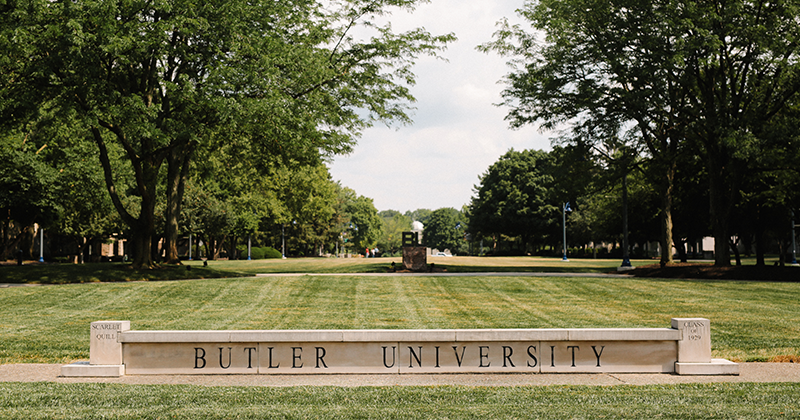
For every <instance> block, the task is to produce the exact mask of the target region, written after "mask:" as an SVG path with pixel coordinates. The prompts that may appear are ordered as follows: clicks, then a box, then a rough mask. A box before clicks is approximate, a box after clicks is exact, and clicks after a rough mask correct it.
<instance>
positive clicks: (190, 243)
mask: <svg viewBox="0 0 800 420" xmlns="http://www.w3.org/2000/svg"><path fill="white" fill-rule="evenodd" d="M191 260H192V234H191V233H190V234H189V261H191Z"/></svg>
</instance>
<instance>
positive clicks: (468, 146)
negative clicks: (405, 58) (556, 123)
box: [330, 0, 555, 212]
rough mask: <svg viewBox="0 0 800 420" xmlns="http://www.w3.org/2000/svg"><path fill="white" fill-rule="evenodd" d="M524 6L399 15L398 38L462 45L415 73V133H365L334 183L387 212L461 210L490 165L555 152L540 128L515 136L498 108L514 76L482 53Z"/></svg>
mask: <svg viewBox="0 0 800 420" xmlns="http://www.w3.org/2000/svg"><path fill="white" fill-rule="evenodd" d="M522 4H523V0H432V1H431V3H429V4H424V5H422V6H420V7H419V8H417V10H416V11H414V12H413V13H407V12H404V11H401V12H395V13H394V14H393V15H392V16H391V17H390V20H391V22H392V27H393V28H394V30H395V31H402V30H406V29H410V28H413V27H420V26H421V27H424V28H425V29H427V30H428V31H429V32H430V33H432V34H434V35H440V34H446V33H450V32H453V33H455V35H456V36H457V37H458V41H456V42H454V43H452V44H450V45H449V47H448V48H447V50H446V51H444V52H443V53H442V55H443V56H444V57H445V58H447V60H449V62H444V61H442V60H436V59H431V58H427V57H425V58H421V59H420V60H419V61H418V62H417V65H416V66H415V68H414V72H415V74H416V75H417V85H416V86H414V87H413V88H412V92H413V94H414V96H415V97H416V98H417V103H416V104H414V106H415V107H416V108H417V110H416V111H415V113H414V115H413V119H414V124H413V125H410V126H396V127H391V128H389V127H386V126H384V125H377V126H375V127H373V128H371V129H369V130H367V131H365V132H364V135H363V137H361V139H359V142H358V145H356V147H355V151H354V152H353V153H352V154H350V155H348V156H339V157H336V158H335V159H334V161H333V162H332V164H331V165H330V172H331V175H332V176H333V179H334V180H337V181H341V183H342V185H344V186H346V187H350V188H352V189H354V190H355V191H356V193H358V194H359V195H363V196H366V197H370V198H372V199H374V201H375V207H376V208H377V209H378V210H379V211H381V210H389V209H392V210H399V211H401V212H405V211H408V210H415V209H418V208H427V209H431V210H436V209H438V208H442V207H453V208H456V209H461V206H462V205H465V204H469V201H470V198H471V197H472V195H473V187H474V186H475V185H476V184H478V182H479V178H478V177H479V176H480V175H481V174H483V173H484V172H486V170H487V169H488V168H489V165H491V164H492V163H494V162H495V161H497V159H498V158H499V157H500V156H501V155H503V154H504V153H505V152H506V151H508V149H510V148H512V147H513V148H514V149H516V150H523V149H544V150H550V141H549V137H551V136H554V135H555V133H550V132H546V133H540V132H539V131H538V128H537V127H526V128H524V129H521V130H511V129H509V128H508V123H507V122H506V121H505V120H504V117H505V115H506V113H507V112H508V109H506V108H501V107H497V106H495V105H494V104H496V103H498V102H500V100H501V97H500V92H501V91H502V89H503V85H501V84H498V82H499V81H500V79H501V78H502V77H503V76H504V75H505V74H507V73H508V70H509V68H508V67H507V66H506V64H505V63H506V61H507V59H505V58H503V57H499V56H498V55H496V54H484V53H481V52H478V51H477V50H476V49H475V47H476V46H478V45H479V44H482V43H485V42H488V41H490V40H491V39H492V34H493V33H494V32H495V30H496V27H495V24H496V23H497V22H498V21H499V20H500V19H502V18H503V17H508V18H509V19H511V20H512V22H514V21H516V22H518V21H519V18H518V17H517V16H516V13H515V10H516V9H518V8H520V7H522Z"/></svg>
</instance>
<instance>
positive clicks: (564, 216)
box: [561, 203, 569, 261]
mask: <svg viewBox="0 0 800 420" xmlns="http://www.w3.org/2000/svg"><path fill="white" fill-rule="evenodd" d="M561 210H562V212H561V218H562V219H561V220H562V225H563V227H564V229H563V232H564V237H563V242H562V244H563V245H564V246H563V248H562V250H563V251H564V257H563V258H561V261H569V260H568V259H567V203H564V206H563V207H562V208H561Z"/></svg>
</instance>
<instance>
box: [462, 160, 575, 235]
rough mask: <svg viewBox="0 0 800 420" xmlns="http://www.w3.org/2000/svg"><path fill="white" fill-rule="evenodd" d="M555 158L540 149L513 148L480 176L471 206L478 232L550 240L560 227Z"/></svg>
mask: <svg viewBox="0 0 800 420" xmlns="http://www.w3.org/2000/svg"><path fill="white" fill-rule="evenodd" d="M552 163H553V162H552V159H551V158H550V156H549V155H548V153H547V152H543V151H539V150H523V151H516V150H513V149H511V150H509V151H508V152H507V153H506V154H505V155H503V156H502V157H501V158H500V159H499V160H498V161H497V162H495V163H494V164H492V165H491V166H490V167H489V169H488V170H487V171H486V173H484V174H483V175H482V176H481V177H480V181H481V182H480V184H479V185H476V186H475V196H473V198H472V202H471V203H470V205H469V230H470V232H473V233H474V234H476V235H477V234H482V235H490V236H493V237H495V240H496V239H497V236H498V235H506V236H512V237H522V240H523V243H525V244H528V243H531V244H533V243H536V242H538V243H546V241H545V240H544V238H546V237H547V236H548V235H551V234H553V233H554V232H555V231H557V230H555V229H557V227H558V223H557V220H556V218H557V217H558V215H559V209H560V204H559V203H558V200H557V198H556V196H555V195H554V194H553V189H552V187H553V186H554V185H555V180H554V177H553V173H552V170H553V165H552Z"/></svg>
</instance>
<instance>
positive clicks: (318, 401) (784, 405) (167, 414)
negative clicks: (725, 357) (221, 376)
mask: <svg viewBox="0 0 800 420" xmlns="http://www.w3.org/2000/svg"><path fill="white" fill-rule="evenodd" d="M799 394H800V384H791V383H789V384H694V385H676V386H636V387H635V386H618V387H586V386H550V387H465V386H439V387H362V388H335V387H296V388H268V387H202V386H188V385H109V384H55V383H34V384H30V383H0V418H3V419H31V420H32V419H82V420H83V419H191V420H197V419H266V418H302V419H331V418H341V419H397V418H402V419H466V418H473V419H498V418H499V419H507V418H512V419H519V418H547V419H549V418H567V419H596V418H598V419H599V418H628V419H653V418H659V419H662V418H666V419H687V418H714V419H728V418H731V419H753V418H770V419H772V418H797V417H798V416H800V409H799V408H798V407H799V406H798V404H797V396H798V395H799Z"/></svg>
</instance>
